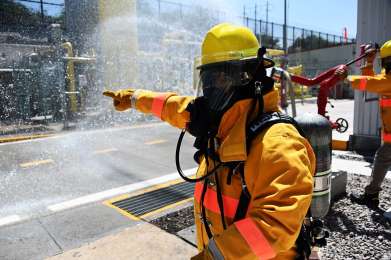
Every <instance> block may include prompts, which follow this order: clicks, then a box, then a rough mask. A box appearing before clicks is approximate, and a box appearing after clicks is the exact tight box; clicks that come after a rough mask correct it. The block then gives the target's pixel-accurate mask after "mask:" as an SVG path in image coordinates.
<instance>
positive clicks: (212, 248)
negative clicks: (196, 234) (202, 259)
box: [208, 238, 224, 260]
mask: <svg viewBox="0 0 391 260" xmlns="http://www.w3.org/2000/svg"><path fill="white" fill-rule="evenodd" d="M208 249H209V252H210V253H211V254H212V256H213V259H215V260H224V256H223V255H222V254H221V252H220V250H219V248H218V247H217V245H216V242H215V241H214V239H213V238H212V239H210V240H209V243H208Z"/></svg>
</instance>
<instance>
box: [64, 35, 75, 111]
mask: <svg viewBox="0 0 391 260" xmlns="http://www.w3.org/2000/svg"><path fill="white" fill-rule="evenodd" d="M62 47H63V48H64V49H65V50H66V52H67V56H68V57H73V47H72V44H71V43H70V42H64V43H63V44H62ZM66 78H67V79H68V82H69V85H68V92H69V100H70V110H71V112H77V99H76V81H75V65H74V61H73V60H72V59H69V60H67V66H66Z"/></svg>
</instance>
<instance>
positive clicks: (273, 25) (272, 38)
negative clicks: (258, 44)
mask: <svg viewBox="0 0 391 260" xmlns="http://www.w3.org/2000/svg"><path fill="white" fill-rule="evenodd" d="M271 25H272V43H271V45H272V48H274V23H273V22H272V23H271Z"/></svg>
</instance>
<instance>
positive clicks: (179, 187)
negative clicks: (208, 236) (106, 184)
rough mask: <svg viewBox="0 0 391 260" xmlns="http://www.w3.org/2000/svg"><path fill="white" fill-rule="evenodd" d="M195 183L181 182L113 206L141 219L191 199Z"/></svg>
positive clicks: (115, 203) (124, 200) (121, 201)
mask: <svg viewBox="0 0 391 260" xmlns="http://www.w3.org/2000/svg"><path fill="white" fill-rule="evenodd" d="M193 193H194V183H189V182H181V183H178V184H175V185H172V186H169V187H165V188H161V189H158V190H154V191H150V192H147V193H144V194H140V195H137V196H134V197H130V198H127V199H123V200H119V201H116V202H113V203H112V205H113V206H115V207H118V208H120V209H121V210H123V211H126V212H128V213H129V214H132V215H133V216H136V217H141V216H143V215H145V214H148V213H150V212H152V211H155V210H157V209H161V208H163V207H166V206H168V205H171V204H174V203H176V202H180V201H182V200H185V199H188V198H191V197H192V196H193Z"/></svg>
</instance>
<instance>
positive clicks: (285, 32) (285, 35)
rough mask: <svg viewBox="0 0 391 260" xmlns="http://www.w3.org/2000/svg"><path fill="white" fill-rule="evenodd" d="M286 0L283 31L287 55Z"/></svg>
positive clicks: (284, 47)
mask: <svg viewBox="0 0 391 260" xmlns="http://www.w3.org/2000/svg"><path fill="white" fill-rule="evenodd" d="M286 11H287V10H286V0H284V30H283V33H284V36H283V37H284V39H283V46H282V47H283V49H284V52H285V56H286V55H287V54H288V48H287V38H286V37H287V30H286Z"/></svg>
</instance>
